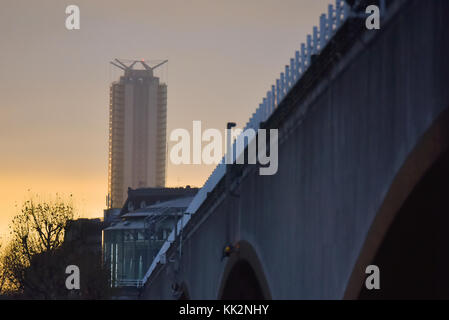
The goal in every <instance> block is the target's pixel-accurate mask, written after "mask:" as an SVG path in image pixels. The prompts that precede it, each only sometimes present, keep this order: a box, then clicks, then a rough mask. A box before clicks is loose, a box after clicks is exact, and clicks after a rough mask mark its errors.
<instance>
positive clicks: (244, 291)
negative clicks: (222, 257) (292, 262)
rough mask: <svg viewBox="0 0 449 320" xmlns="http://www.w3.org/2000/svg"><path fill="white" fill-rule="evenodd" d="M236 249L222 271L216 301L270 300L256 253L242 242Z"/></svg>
mask: <svg viewBox="0 0 449 320" xmlns="http://www.w3.org/2000/svg"><path fill="white" fill-rule="evenodd" d="M236 248H237V251H236V252H235V253H234V254H232V255H231V256H230V257H229V258H228V259H229V260H228V262H227V264H226V267H225V269H224V271H223V275H222V279H221V282H220V287H219V291H218V299H221V300H250V299H251V300H270V299H271V291H270V288H269V285H268V282H267V279H266V277H265V272H264V271H263V267H262V264H261V262H260V260H259V258H258V256H257V253H256V251H255V250H254V248H253V247H252V246H251V244H250V243H249V242H247V241H244V240H242V241H239V242H238V243H237V245H236Z"/></svg>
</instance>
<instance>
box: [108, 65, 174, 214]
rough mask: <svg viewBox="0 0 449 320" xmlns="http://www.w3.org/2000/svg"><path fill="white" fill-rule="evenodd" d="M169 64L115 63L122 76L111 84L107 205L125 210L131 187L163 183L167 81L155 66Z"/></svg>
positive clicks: (153, 185)
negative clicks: (162, 81)
mask: <svg viewBox="0 0 449 320" xmlns="http://www.w3.org/2000/svg"><path fill="white" fill-rule="evenodd" d="M166 62H167V61H164V62H162V63H160V64H158V65H156V66H153V67H150V66H149V65H148V64H147V63H145V62H144V61H143V60H142V61H140V60H136V61H132V62H126V63H125V62H123V61H120V60H118V59H115V60H114V61H112V62H111V64H113V65H114V66H116V67H117V68H120V69H122V70H123V71H124V74H123V75H122V76H121V77H120V79H119V80H118V81H115V82H113V83H112V84H111V87H110V104H109V161H108V197H107V206H108V208H121V207H122V206H123V203H124V201H125V200H126V196H127V190H128V188H129V187H130V188H141V187H165V169H166V148H167V144H166V130H167V129H166V128H167V85H166V84H165V83H161V82H160V79H159V78H158V77H155V76H154V74H153V70H154V69H156V68H158V67H159V66H161V65H163V64H164V63H166ZM136 66H141V67H143V69H137V68H136Z"/></svg>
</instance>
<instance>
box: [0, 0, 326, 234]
mask: <svg viewBox="0 0 449 320" xmlns="http://www.w3.org/2000/svg"><path fill="white" fill-rule="evenodd" d="M329 2H330V0H226V1H221V0H220V1H219V0H189V1H186V0H178V1H173V0H161V1H159V0H158V1H153V0H152V1H137V0H127V1H110V0H109V1H106V0H104V1H100V0H96V1H87V0H86V1H81V0H73V1H60V0H53V1H49V0H39V1H25V0H1V9H0V235H3V236H6V232H7V225H8V223H9V222H10V220H11V217H12V216H13V215H14V214H15V213H16V210H17V209H16V208H15V205H16V204H17V205H19V206H20V205H21V203H22V202H23V201H24V200H25V199H26V198H27V197H29V196H30V194H33V193H34V194H39V195H43V196H50V195H52V194H55V193H56V192H58V193H60V194H65V195H69V194H73V198H74V202H75V205H76V208H77V214H78V215H79V216H82V217H99V216H102V214H103V209H104V207H105V196H106V193H107V151H108V142H107V141H108V140H107V137H108V105H109V100H108V99H109V97H108V96H109V91H108V90H109V89H108V87H109V84H110V82H111V81H113V80H116V79H117V78H118V76H119V74H120V73H119V71H118V70H115V69H114V68H113V67H111V66H110V65H109V61H110V60H112V59H113V58H125V59H134V58H135V59H141V58H145V59H148V60H162V59H168V60H169V62H168V66H166V67H164V69H163V70H161V76H162V79H163V80H165V81H167V83H168V128H167V135H168V136H169V134H170V132H171V130H173V129H175V128H186V129H188V130H191V129H192V121H193V120H201V121H202V124H203V127H206V128H207V127H208V128H217V129H222V128H224V127H225V125H226V122H227V121H234V122H237V125H238V127H243V126H244V124H245V123H246V121H247V120H248V118H249V117H250V115H251V113H252V112H253V111H254V110H255V109H256V107H257V106H258V105H259V103H260V102H261V99H262V97H263V96H264V95H265V93H266V91H267V90H268V89H269V88H270V86H271V85H272V84H273V83H274V82H275V79H276V78H277V77H278V76H279V73H280V72H281V71H282V70H283V67H284V65H285V64H287V63H288V62H289V59H290V57H292V56H293V55H294V51H295V50H297V49H298V48H299V46H300V43H301V42H303V41H304V40H305V38H306V35H307V33H310V32H311V30H312V27H313V26H314V25H317V24H318V21H319V15H320V14H321V13H324V12H326V11H327V4H328V3H329ZM332 2H333V1H332ZM70 4H76V5H78V6H79V8H80V11H81V29H80V30H73V31H68V30H67V29H66V28H65V19H66V14H65V8H66V6H68V5H70ZM170 145H171V144H169V147H170ZM212 169H213V166H202V165H184V166H175V165H172V164H170V162H169V163H168V172H167V185H168V186H184V185H187V184H189V185H193V186H201V185H202V184H203V182H204V181H205V179H206V178H207V176H208V175H209V174H210V172H211V171H212Z"/></svg>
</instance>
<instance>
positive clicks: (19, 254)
mask: <svg viewBox="0 0 449 320" xmlns="http://www.w3.org/2000/svg"><path fill="white" fill-rule="evenodd" d="M73 217H74V209H73V205H72V201H71V199H69V200H64V199H62V198H61V197H59V196H56V199H55V200H53V201H36V200H34V199H31V200H27V201H25V203H24V204H23V206H22V209H21V212H20V213H19V214H18V215H16V216H15V217H14V218H13V221H12V224H11V226H10V229H11V240H10V242H9V243H8V245H7V246H6V247H5V248H4V253H3V256H2V257H1V265H0V267H1V269H2V271H1V274H3V275H4V278H5V284H6V287H7V288H8V290H7V292H8V293H9V294H10V295H14V296H16V297H20V298H25V299H65V298H81V299H103V298H107V297H108V290H109V287H108V285H107V283H108V280H107V279H108V276H107V274H108V273H107V270H105V269H104V268H103V264H102V260H101V250H97V251H89V250H83V243H82V241H78V242H73V241H71V242H70V243H67V244H65V243H64V234H65V231H66V228H67V226H68V225H69V222H70V221H72V220H73ZM100 232H101V230H100ZM70 264H75V265H77V266H78V267H79V268H80V270H81V274H82V275H81V278H80V279H81V290H77V291H76V292H74V291H69V290H67V288H66V286H65V279H66V277H67V276H68V275H67V274H65V270H66V267H67V266H68V265H70Z"/></svg>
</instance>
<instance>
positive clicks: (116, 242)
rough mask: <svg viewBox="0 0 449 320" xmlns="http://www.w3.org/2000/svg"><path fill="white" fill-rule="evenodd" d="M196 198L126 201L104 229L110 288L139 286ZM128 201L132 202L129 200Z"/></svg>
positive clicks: (190, 196) (104, 245) (191, 196)
mask: <svg viewBox="0 0 449 320" xmlns="http://www.w3.org/2000/svg"><path fill="white" fill-rule="evenodd" d="M192 199H193V195H188V196H183V197H180V198H175V199H172V200H168V201H164V202H157V203H154V204H152V205H148V206H147V205H146V203H145V201H140V203H138V204H139V207H138V208H137V209H134V206H135V203H133V202H132V201H127V210H124V211H125V212H122V214H120V215H119V216H118V217H117V218H116V219H114V221H112V222H111V223H110V224H109V226H108V227H107V228H105V229H104V230H103V232H104V233H103V254H104V260H105V263H106V265H107V266H109V268H110V273H111V275H110V280H111V286H113V287H123V286H137V287H138V286H140V285H141V284H142V282H141V280H142V278H143V277H144V276H145V273H146V272H147V270H148V268H149V267H150V265H151V263H152V261H153V259H154V258H155V256H156V255H157V253H158V252H159V250H160V248H161V247H162V245H163V243H164V242H165V241H167V240H171V239H169V236H170V234H171V232H172V231H173V230H174V229H175V225H176V223H177V222H178V221H179V219H181V217H182V216H183V214H184V213H185V211H186V209H187V207H188V206H189V204H190V202H191V201H192ZM128 200H129V199H128Z"/></svg>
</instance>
